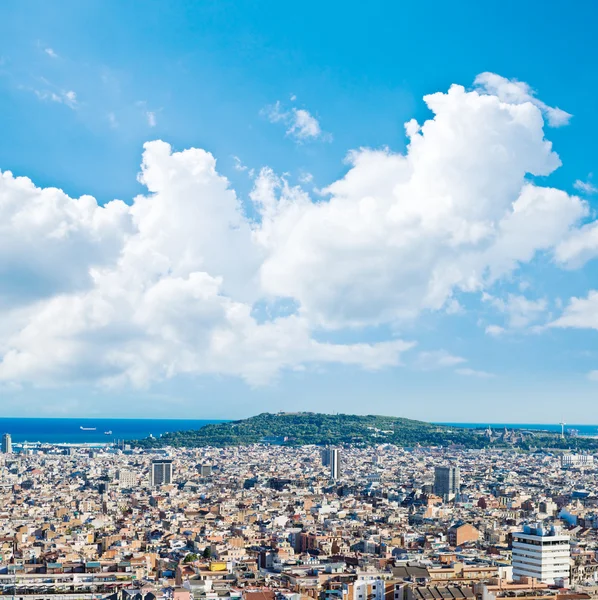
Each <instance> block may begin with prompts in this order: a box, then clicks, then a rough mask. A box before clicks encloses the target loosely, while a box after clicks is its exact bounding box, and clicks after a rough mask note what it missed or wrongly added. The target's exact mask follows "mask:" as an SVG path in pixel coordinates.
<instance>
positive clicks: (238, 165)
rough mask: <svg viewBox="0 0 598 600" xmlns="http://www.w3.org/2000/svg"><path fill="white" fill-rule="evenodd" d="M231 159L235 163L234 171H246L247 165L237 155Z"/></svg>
mask: <svg viewBox="0 0 598 600" xmlns="http://www.w3.org/2000/svg"><path fill="white" fill-rule="evenodd" d="M233 161H234V163H235V165H234V166H235V171H247V165H244V164H243V161H242V160H241V159H240V158H239V157H238V156H233Z"/></svg>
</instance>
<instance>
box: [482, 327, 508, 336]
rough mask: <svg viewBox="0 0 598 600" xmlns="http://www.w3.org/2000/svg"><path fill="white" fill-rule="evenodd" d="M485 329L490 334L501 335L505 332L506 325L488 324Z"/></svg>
mask: <svg viewBox="0 0 598 600" xmlns="http://www.w3.org/2000/svg"><path fill="white" fill-rule="evenodd" d="M485 331H486V333H487V334H488V335H491V336H494V337H498V336H499V335H502V334H503V333H505V332H506V329H505V328H504V327H501V326H500V325H488V326H487V327H486V329H485Z"/></svg>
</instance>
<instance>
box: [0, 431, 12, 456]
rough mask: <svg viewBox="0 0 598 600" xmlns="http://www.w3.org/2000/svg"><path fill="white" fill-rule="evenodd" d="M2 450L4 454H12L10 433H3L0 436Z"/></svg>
mask: <svg viewBox="0 0 598 600" xmlns="http://www.w3.org/2000/svg"><path fill="white" fill-rule="evenodd" d="M2 452H3V453H4V454H12V438H11V437H10V433H5V434H4V435H3V436H2Z"/></svg>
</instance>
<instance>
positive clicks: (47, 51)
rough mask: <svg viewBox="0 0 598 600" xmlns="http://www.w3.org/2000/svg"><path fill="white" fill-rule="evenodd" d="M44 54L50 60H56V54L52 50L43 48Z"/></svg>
mask: <svg viewBox="0 0 598 600" xmlns="http://www.w3.org/2000/svg"><path fill="white" fill-rule="evenodd" d="M44 52H45V53H46V54H47V55H48V56H49V57H51V58H58V54H56V52H54V50H52V48H45V49H44Z"/></svg>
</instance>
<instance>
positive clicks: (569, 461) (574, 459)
mask: <svg viewBox="0 0 598 600" xmlns="http://www.w3.org/2000/svg"><path fill="white" fill-rule="evenodd" d="M593 466H594V457H593V456H592V455H591V454H563V455H562V456H561V467H562V468H563V469H566V468H568V467H593Z"/></svg>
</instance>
